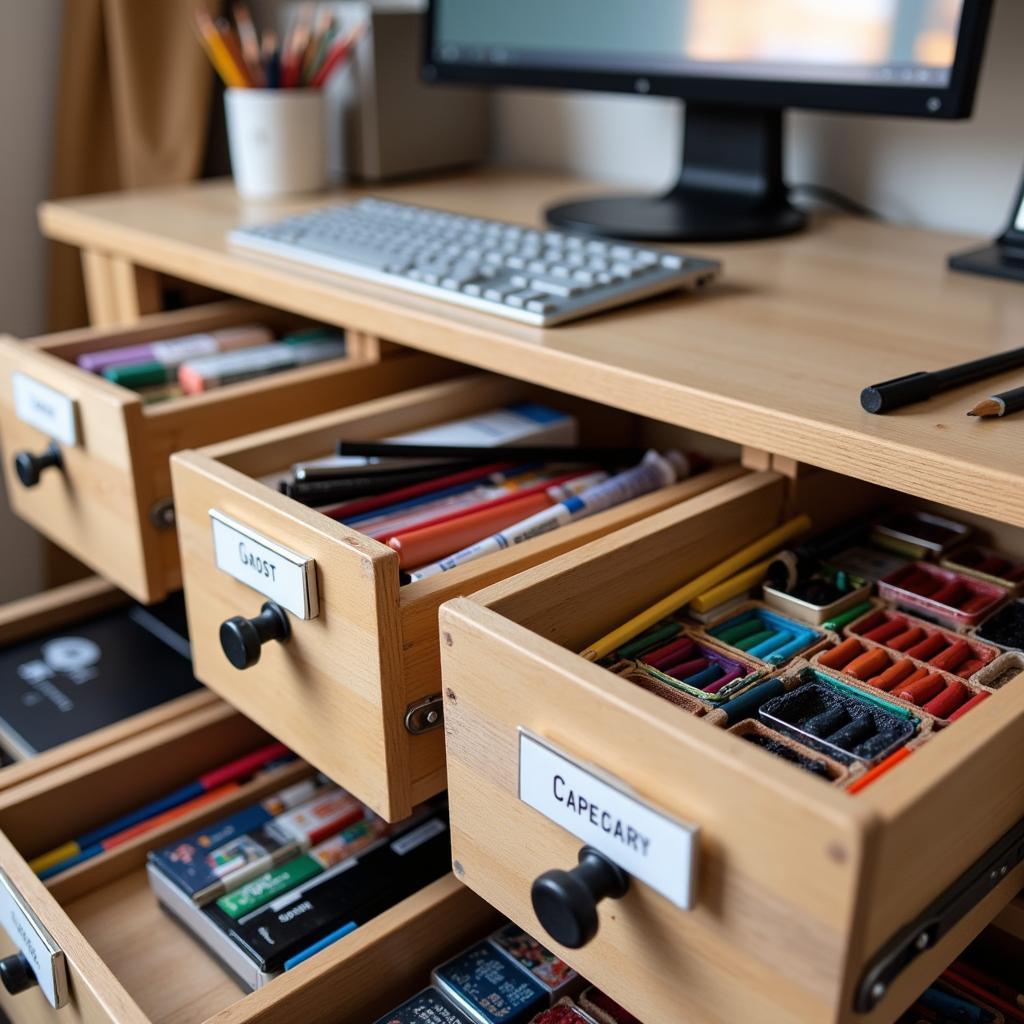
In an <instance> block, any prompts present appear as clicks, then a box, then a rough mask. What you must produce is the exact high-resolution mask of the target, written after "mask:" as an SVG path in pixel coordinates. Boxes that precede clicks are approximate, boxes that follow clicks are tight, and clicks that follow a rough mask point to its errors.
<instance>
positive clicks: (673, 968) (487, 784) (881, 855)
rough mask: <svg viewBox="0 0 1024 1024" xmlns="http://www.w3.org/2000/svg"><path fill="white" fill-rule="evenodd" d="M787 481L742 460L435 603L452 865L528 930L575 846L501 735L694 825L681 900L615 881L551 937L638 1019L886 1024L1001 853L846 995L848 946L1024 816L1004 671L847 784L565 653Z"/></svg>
mask: <svg viewBox="0 0 1024 1024" xmlns="http://www.w3.org/2000/svg"><path fill="white" fill-rule="evenodd" d="M835 487H836V483H835V478H832V483H831V490H832V494H833V499H834V498H835V497H836V492H835ZM790 497H791V492H790V491H788V490H785V489H784V487H783V481H782V480H780V478H779V477H777V476H776V475H775V474H773V473H759V474H752V475H750V476H747V477H745V478H743V479H739V480H736V481H733V482H731V483H729V484H727V485H725V486H724V487H721V488H719V489H717V490H716V491H712V492H709V493H707V494H705V495H702V496H700V497H697V498H694V499H693V500H692V501H690V502H687V503H686V504H685V505H681V506H679V507H677V508H675V509H670V510H667V511H665V512H662V513H660V514H658V515H656V516H652V517H650V518H649V519H647V520H645V521H644V522H641V523H637V524H634V525H633V526H630V527H627V528H625V529H623V530H620V531H619V532H618V533H617V534H615V535H614V536H611V537H608V538H606V539H603V540H599V541H595V542H594V543H592V544H589V545H587V546H586V547H584V548H581V549H579V550H577V551H575V552H574V553H573V554H572V556H571V557H560V558H557V559H554V560H552V561H550V562H548V563H547V564H545V565H542V566H538V567H535V568H533V569H531V570H529V571H527V572H525V573H523V574H522V575H520V576H517V577H515V578H513V579H510V580H507V581H505V582H503V583H499V584H496V585H494V586H492V587H489V588H488V589H486V590H484V591H482V592H481V593H478V594H476V595H474V596H473V597H472V598H459V599H457V600H454V601H451V602H449V603H448V604H446V605H445V606H444V607H443V608H442V609H441V613H440V627H441V636H442V645H441V653H442V674H443V681H444V699H445V729H446V735H447V750H448V778H449V797H450V802H451V810H452V833H453V856H454V863H455V870H456V873H457V874H458V875H459V876H460V877H461V878H462V879H463V881H465V882H466V883H467V884H468V885H469V886H471V887H472V888H473V889H474V890H475V891H477V892H478V893H480V894H481V895H482V896H483V897H484V898H485V899H487V900H488V901H489V902H490V903H492V904H493V905H494V906H495V907H496V908H497V909H498V910H500V911H502V912H503V913H505V914H507V915H508V916H509V917H511V918H512V919H514V920H515V921H516V922H517V923H518V924H520V926H522V927H523V928H526V929H527V930H529V931H531V932H532V933H533V934H536V935H538V936H539V937H543V936H544V935H545V930H544V928H543V927H542V926H541V924H540V922H539V921H538V919H537V917H536V915H535V914H534V911H533V907H532V903H531V885H532V883H533V881H534V880H535V879H536V878H537V877H538V876H539V875H541V874H542V873H544V872H546V871H548V870H550V869H555V868H558V869H566V870H567V869H570V868H572V867H574V866H575V864H576V861H577V853H578V851H579V849H580V847H581V845H582V844H581V842H580V840H578V839H576V838H574V836H573V835H571V834H570V833H569V832H568V831H566V830H564V829H563V828H562V827H561V826H559V825H557V824H555V823H554V822H553V821H552V820H551V819H549V818H548V817H547V816H544V815H542V814H541V813H539V812H538V811H536V810H534V809H533V808H532V807H530V806H528V805H527V804H526V803H525V802H522V801H521V800H520V799H519V789H518V786H519V781H520V780H519V764H520V736H521V730H527V731H528V732H529V733H532V734H534V735H535V736H537V737H539V738H541V739H542V740H544V741H546V743H547V744H549V745H551V746H553V747H554V748H555V749H556V750H558V751H561V752H563V753H564V754H565V755H567V756H568V757H569V758H570V759H572V760H573V761H578V763H579V764H581V765H584V766H590V767H591V770H592V771H594V772H596V773H597V776H598V778H606V779H607V778H608V777H610V778H611V779H612V780H617V782H618V783H619V785H620V787H624V788H625V790H626V791H627V792H628V793H631V794H634V795H635V796H636V797H638V798H640V799H641V800H642V801H644V802H646V803H647V805H649V806H650V807H651V808H653V811H654V812H655V813H656V814H660V815H667V816H668V817H669V818H670V819H672V820H675V821H678V822H682V823H685V824H690V825H692V826H695V827H697V828H698V829H699V836H698V839H697V852H696V860H697V864H696V889H695V900H694V902H693V905H692V908H691V909H689V910H682V909H679V907H678V906H677V905H675V904H673V903H671V902H670V901H669V900H668V899H667V898H666V897H664V896H662V895H660V894H659V893H658V892H657V891H655V889H654V888H652V887H651V886H648V885H646V884H643V883H641V882H639V881H637V880H635V879H634V880H633V882H632V884H631V885H630V888H629V891H628V892H627V893H626V895H625V896H624V897H623V898H621V899H619V900H614V899H606V900H604V901H602V902H601V903H600V904H599V919H600V927H599V930H598V932H597V935H596V937H595V938H594V939H593V940H592V941H591V942H589V943H588V944H585V945H583V946H582V948H579V949H566V948H564V947H560V946H559V945H558V944H557V943H554V949H555V950H556V951H557V952H558V953H559V955H561V956H564V957H565V959H566V960H568V961H569V962H570V963H571V964H572V965H573V966H574V967H576V968H577V969H578V970H579V971H580V972H581V973H583V974H585V975H586V976H587V977H589V978H591V979H592V980H593V981H594V982H595V984H598V985H600V986H601V987H602V988H604V989H606V990H608V991H609V993H610V994H611V995H612V996H613V997H614V998H616V999H618V1000H619V1001H620V1002H622V1003H624V1004H625V1005H626V1006H627V1007H628V1008H629V1009H630V1010H631V1011H632V1012H633V1013H635V1014H636V1015H637V1016H639V1017H640V1018H641V1019H642V1020H647V1021H659V1022H660V1021H675V1020H700V1021H702V1022H707V1024H719V1022H721V1024H726V1022H728V1024H732V1022H735V1021H755V1020H756V1021H758V1024H762V1022H763V1024H776V1022H779V1024H781V1022H785V1024H797V1022H799V1024H817V1022H833V1021H843V1022H848V1021H849V1022H852V1021H855V1020H856V1021H866V1022H871V1024H875V1022H877V1024H881V1022H884V1021H892V1020H894V1019H895V1018H896V1017H897V1016H898V1014H899V1012H900V1011H901V1010H902V1009H903V1008H905V1007H906V1006H907V1005H908V1004H909V1003H910V1002H911V1001H912V1000H913V999H914V998H915V997H916V996H917V995H918V994H919V993H920V992H921V991H922V990H923V989H924V988H925V987H926V986H927V985H928V984H929V982H930V980H931V979H932V978H934V977H935V975H936V974H938V972H939V971H940V970H941V969H942V967H943V966H944V965H945V964H946V963H947V962H948V961H949V960H951V959H952V958H953V956H954V955H955V954H956V953H957V952H958V951H959V950H960V949H961V948H962V947H963V946H964V945H966V943H967V942H968V941H969V940H970V939H971V938H972V937H973V936H974V935H975V934H976V933H977V932H978V931H980V930H981V928H982V927H983V926H984V925H985V924H986V923H987V922H988V921H989V920H990V919H991V918H993V917H994V916H995V915H996V914H997V913H998V912H999V910H1000V909H1001V908H1002V907H1003V906H1004V905H1005V904H1006V903H1007V902H1008V901H1009V900H1010V899H1011V898H1012V897H1013V896H1014V894H1015V893H1017V892H1018V891H1019V890H1020V888H1021V883H1022V880H1024V867H1021V866H1018V867H1016V868H1015V869H1013V870H1011V871H1009V872H1008V874H1007V875H1006V876H1005V877H1004V879H1003V881H1002V882H1000V883H999V884H997V885H996V887H995V888H994V889H992V891H991V892H990V893H989V894H988V895H987V896H986V897H985V898H984V899H982V900H981V902H979V903H977V904H976V905H974V906H973V907H972V908H971V909H970V910H969V911H968V912H967V913H966V915H965V916H964V917H963V918H962V919H961V920H960V921H959V923H957V924H956V925H955V926H954V927H953V928H952V930H951V931H949V932H948V933H947V934H946V935H945V937H944V938H941V939H940V940H938V942H937V944H936V945H935V946H934V948H929V949H927V950H926V951H925V952H923V953H921V954H920V955H919V956H918V957H917V959H915V960H914V961H913V962H912V963H911V964H910V965H909V966H908V967H906V968H905V969H904V970H903V972H902V973H901V974H899V975H898V976H897V978H896V979H895V980H894V981H893V983H892V984H891V985H889V986H888V988H887V991H886V993H885V995H884V996H883V997H882V999H881V1002H880V1004H879V1005H878V1006H877V1008H876V1009H874V1010H873V1011H872V1012H870V1013H867V1014H863V1015H861V1014H857V1013H855V1012H854V1009H853V1005H854V997H855V991H856V988H857V986H858V983H859V982H860V979H861V976H862V974H863V973H864V969H865V967H866V966H867V964H868V963H869V962H871V961H872V959H873V958H874V957H875V956H876V954H878V953H879V951H880V950H881V949H882V948H883V946H885V944H886V943H887V942H888V941H889V940H890V939H892V938H893V936H894V935H895V934H896V933H897V932H899V931H900V930H901V929H902V928H904V926H907V925H909V924H910V923H911V922H912V921H913V920H914V919H915V918H916V917H917V915H919V914H920V913H921V912H922V911H923V910H924V909H925V908H926V907H927V906H928V905H929V904H930V903H931V902H932V900H934V899H935V898H936V897H938V896H939V895H940V893H941V892H942V891H943V890H945V889H946V888H947V887H948V886H950V885H951V884H952V883H953V882H954V881H955V880H956V879H957V878H958V876H959V875H960V874H961V873H962V872H965V871H966V870H967V869H968V868H969V867H971V866H972V865H973V864H974V862H975V861H976V860H977V859H978V858H980V857H981V856H982V855H983V854H984V853H985V852H986V851H987V850H988V849H989V847H990V846H991V845H992V844H993V843H994V842H995V841H996V840H997V839H999V838H1000V837H1001V836H1002V835H1003V834H1004V833H1006V832H1008V831H1009V830H1010V829H1011V828H1012V827H1014V826H1015V825H1016V824H1017V823H1018V821H1019V820H1020V819H1021V818H1022V817H1024V680H1018V682H1019V683H1021V685H1010V686H1007V687H1004V688H1003V689H1002V690H1000V691H999V692H998V693H996V694H994V696H993V697H992V699H990V700H988V701H986V702H985V703H984V704H982V705H981V706H979V707H978V708H977V709H976V710H973V711H972V712H971V714H970V715H969V716H967V717H966V718H965V719H963V720H962V721H960V722H957V723H956V724H955V726H953V727H951V728H949V729H947V730H945V731H944V732H941V733H939V734H938V735H937V736H936V737H935V738H933V739H932V740H930V741H929V742H928V743H926V744H925V745H923V746H921V747H920V748H919V749H917V750H916V751H915V752H914V754H913V756H912V757H910V758H909V759H908V760H907V761H905V762H903V763H902V764H900V765H899V766H898V767H897V768H895V769H894V770H892V771H890V772H888V773H887V774H885V775H884V776H882V777H881V778H880V779H879V780H878V781H876V782H874V783H873V784H872V785H870V786H869V787H867V788H866V789H864V790H863V791H862V792H860V793H858V794H857V795H855V796H853V795H850V794H848V793H846V792H844V791H842V790H840V789H836V788H833V787H830V786H827V785H825V784H823V783H822V782H821V781H820V780H818V779H815V778H813V777H812V776H810V775H809V774H807V773H804V772H801V771H799V770H797V769H795V768H794V767H793V766H791V765H788V764H786V763H784V762H783V761H782V760H781V759H779V758H776V757H773V756H771V755H770V754H767V753H766V752H765V751H763V750H760V749H758V748H756V747H754V746H752V745H751V744H747V743H743V742H740V741H739V740H738V739H737V737H735V736H733V735H730V734H729V733H727V732H726V731H724V730H721V729H716V728H714V727H713V726H710V725H708V724H707V723H705V722H704V721H702V720H700V719H699V718H696V717H692V716H690V715H688V714H685V713H683V712H681V711H678V710H676V709H673V708H672V707H670V706H669V705H668V704H667V703H666V702H665V701H664V700H662V699H660V698H658V697H655V696H653V695H652V694H650V693H647V692H646V691H643V690H641V689H640V688H638V687H635V686H632V685H630V684H629V683H628V682H626V681H625V680H623V679H621V678H620V677H618V676H616V675H614V674H612V673H611V672H609V671H607V670H606V669H604V668H602V667H600V666H598V665H596V664H594V663H592V662H589V661H586V660H584V659H583V658H581V657H580V656H579V655H578V654H576V653H574V652H576V651H580V650H582V649H583V648H584V647H586V645H587V644H588V643H589V642H591V641H593V640H595V639H596V638H597V637H599V636H601V635H603V634H604V633H606V632H607V631H608V630H610V629H611V628H613V627H614V626H616V625H618V624H620V623H622V622H624V621H626V619H628V618H629V617H630V616H631V615H633V614H635V613H637V612H638V611H640V610H642V609H643V608H645V607H647V606H649V605H650V604H651V603H652V602H653V601H654V600H656V599H657V598H658V597H660V596H662V595H664V594H666V593H668V592H670V591H671V590H673V589H674V588H675V587H676V586H678V585H679V583H680V581H681V580H682V579H686V578H690V577H691V576H695V575H697V574H698V573H699V572H700V571H702V570H704V569H706V568H708V567H710V566H712V565H714V564H716V563H717V562H719V561H720V560H721V559H722V557H723V556H724V555H726V554H728V553H730V552H732V551H734V550H736V549H737V548H739V547H740V546H742V545H743V544H745V543H749V542H750V541H751V540H753V539H754V538H756V537H758V536H761V535H763V534H765V533H766V532H767V531H768V530H769V529H770V528H771V527H772V526H774V525H775V524H776V523H777V522H779V520H780V515H784V514H786V512H787V508H786V505H787V503H788V501H789V499H790ZM683 567H685V568H683ZM527 746H529V742H528V741H527ZM549 777H550V778H551V779H552V780H553V779H554V775H551V776H547V775H545V776H543V778H545V779H546V778H549ZM528 782H529V780H528ZM551 785H552V786H554V785H555V784H554V782H553V781H552V783H551ZM546 791H547V790H545V792H546ZM563 797H564V793H563ZM630 813H632V812H630ZM663 867H664V866H663ZM667 867H668V869H669V870H672V869H674V868H677V870H678V871H679V872H680V873H681V872H682V871H683V870H684V869H685V864H684V862H683V861H682V860H681V859H680V860H678V861H676V860H670V862H669V863H668V865H667Z"/></svg>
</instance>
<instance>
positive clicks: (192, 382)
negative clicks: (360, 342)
mask: <svg viewBox="0 0 1024 1024" xmlns="http://www.w3.org/2000/svg"><path fill="white" fill-rule="evenodd" d="M345 351H346V349H345V342H344V341H337V340H335V341H327V340H325V341H305V342H297V343H296V344H278V345H259V346H257V347H256V348H251V349H239V350H238V351H236V352H219V353H217V354H216V355H212V356H203V357H201V358H199V359H193V360H190V361H189V362H187V363H182V365H181V366H180V367H179V368H178V383H179V384H180V385H181V389H182V391H184V392H185V394H186V395H194V394H198V393H200V392H202V391H209V390H211V389H212V388H218V387H222V386H223V385H225V384H235V383H237V382H238V381H243V380H251V379H252V378H253V377H262V376H264V375H265V374H269V373H278V372H279V371H281V370H291V369H294V368H296V367H299V366H311V365H312V364H313V363H323V362H327V360H329V359H340V358H342V357H343V356H344V355H345Z"/></svg>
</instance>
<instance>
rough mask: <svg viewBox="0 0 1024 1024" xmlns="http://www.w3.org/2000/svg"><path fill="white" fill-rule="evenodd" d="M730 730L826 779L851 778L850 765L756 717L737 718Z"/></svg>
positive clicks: (828, 780)
mask: <svg viewBox="0 0 1024 1024" xmlns="http://www.w3.org/2000/svg"><path fill="white" fill-rule="evenodd" d="M729 732H731V733H732V734H733V735H734V736H741V737H742V738H743V739H744V740H746V741H747V742H748V743H753V744H754V745H755V746H758V747H760V748H761V749H762V750H767V751H768V752H769V753H770V754H774V755H775V756H776V757H781V758H782V759H783V760H784V761H788V762H789V763H790V764H795V765H796V766H797V767H798V768H801V769H803V770H804V771H806V772H808V773H809V774H811V775H815V776H817V777H818V778H820V779H824V780H825V781H827V782H831V783H833V784H835V785H842V784H845V783H846V782H848V781H849V780H850V778H851V775H852V773H851V770H850V767H849V766H848V765H845V764H843V763H842V762H840V761H836V760H834V759H833V758H831V757H827V756H825V755H824V754H822V753H821V752H820V751H817V750H812V749H811V748H810V747H808V746H805V745H804V744H803V743H798V742H797V741H796V740H795V739H793V738H792V737H791V736H788V735H786V734H784V733H782V732H780V731H778V730H776V729H772V728H770V727H769V726H767V725H766V724H765V723H764V722H759V721H758V720H757V719H756V718H746V719H744V720H743V721H742V722H737V723H736V724H735V725H732V726H730V727H729Z"/></svg>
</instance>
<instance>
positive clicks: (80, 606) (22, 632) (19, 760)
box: [0, 576, 218, 789]
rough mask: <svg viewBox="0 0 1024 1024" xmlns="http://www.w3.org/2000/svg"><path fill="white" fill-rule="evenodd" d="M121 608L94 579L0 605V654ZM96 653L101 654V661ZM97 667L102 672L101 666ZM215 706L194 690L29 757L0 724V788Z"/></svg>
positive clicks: (121, 599) (20, 740) (117, 597)
mask: <svg viewBox="0 0 1024 1024" xmlns="http://www.w3.org/2000/svg"><path fill="white" fill-rule="evenodd" d="M127 603H128V598H127V597H126V596H125V595H124V594H123V593H121V592H120V591H119V590H117V589H116V588H115V587H113V586H112V585H111V584H109V583H108V582H107V581H106V580H103V579H100V578H99V577H98V576H91V577H88V578H87V579H83V580H76V581H75V582H74V583H67V584H65V585H64V586H60V587H54V588H53V589H52V590H47V591H44V592H43V593H41V594H35V595H33V596H32V597H26V598H21V599H20V600H17V601H10V602H8V603H7V604H4V605H3V606H0V649H3V648H7V647H9V646H12V645H15V644H20V643H24V642H27V641H29V640H31V639H32V638H33V637H36V636H45V635H47V634H52V633H54V632H55V631H58V630H60V631H62V632H63V631H64V630H66V631H67V633H68V635H70V636H74V635H75V626H76V625H77V624H79V623H82V622H85V621H87V620H89V619H92V618H94V617H96V616H99V615H102V614H104V613H106V612H109V611H111V610H113V609H115V608H117V607H119V606H121V605H125V604H127ZM102 653H103V652H102V650H101V651H100V657H101V659H102ZM90 667H91V666H90ZM100 668H101V669H102V661H101V662H100ZM33 678H35V677H33ZM39 681H40V682H41V683H42V684H43V686H44V687H45V686H46V684H47V682H48V680H46V679H42V680H39ZM24 685H25V689H26V692H25V694H23V695H22V699H24V697H25V696H27V695H28V693H29V692H33V691H31V690H30V688H29V684H28V683H27V682H26V683H25V684H24ZM84 685H85V686H86V687H88V685H89V683H88V682H86V683H85V684H84ZM76 690H77V687H76ZM216 703H218V698H217V696H216V695H215V694H213V693H211V692H210V691H209V690H207V689H206V688H205V687H199V688H198V689H196V690H194V691H192V692H190V693H185V694H183V695H182V696H179V697H174V698H172V699H170V700H167V701H165V702H164V703H162V704H158V705H156V706H154V707H151V708H148V709H147V710H145V711H140V712H138V713H137V714H133V715H131V716H130V717H127V718H123V719H121V720H120V721H118V722H115V723H113V724H111V725H106V726H103V727H102V728H99V729H96V730H94V731H93V732H88V733H85V734H83V735H81V736H79V737H77V738H75V739H70V740H67V741H65V742H63V743H60V744H59V745H57V746H51V747H49V748H48V749H45V750H42V751H40V752H38V753H36V752H35V748H30V749H26V746H28V745H29V741H27V740H26V739H25V737H24V736H22V735H13V734H10V735H9V734H8V732H7V730H6V729H5V728H4V727H3V726H2V725H0V745H2V746H3V748H4V750H5V752H6V753H8V754H9V755H11V756H12V757H13V758H14V760H15V763H14V764H10V765H7V766H6V767H5V768H4V769H3V770H2V771H0V789H8V788H10V787H11V786H15V785H18V784H20V783H22V782H25V781H26V780H27V779H31V778H35V777H36V776H39V775H43V774H45V773H46V772H48V771H50V770H52V769H54V768H57V767H59V766H61V765H65V764H68V763H70V762H72V761H75V760H76V759H78V758H80V757H84V756H85V755H87V754H91V753H94V752H95V751H97V750H101V749H102V748H104V747H107V746H110V745H111V744H112V743H117V742H119V741H121V740H125V739H128V738H130V737H132V736H136V735H139V734H141V733H144V732H145V731H146V730H147V729H152V728H154V727H156V726H159V725H163V724H164V723H166V722H169V721H171V720H173V719H175V718H177V717H179V716H181V715H183V714H186V713H188V712H190V711H194V710H198V709H200V708H204V707H208V706H210V705H213V704H216ZM70 713H71V714H72V715H74V713H75V712H74V710H73V709H71V710H70Z"/></svg>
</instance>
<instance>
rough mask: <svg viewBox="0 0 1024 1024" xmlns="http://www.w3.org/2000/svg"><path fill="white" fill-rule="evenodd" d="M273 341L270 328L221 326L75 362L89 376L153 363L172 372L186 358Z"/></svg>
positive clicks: (86, 355) (90, 354) (111, 350)
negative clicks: (119, 368) (115, 368)
mask: <svg viewBox="0 0 1024 1024" xmlns="http://www.w3.org/2000/svg"><path fill="white" fill-rule="evenodd" d="M273 340H274V334H273V332H272V331H271V330H270V328H268V327H264V326H263V325H262V324H246V325H245V326H243V327H222V328H220V329H219V330H216V331H204V332H203V333H200V334H186V335H183V336H181V337H180V338H167V339H165V340H164V341H150V342H146V343H145V344H142V345H125V346H122V347H121V348H105V349H101V350H100V351H98V352H83V353H82V355H80V356H79V357H78V359H77V360H76V362H77V363H78V365H79V366H80V367H81V368H82V369H83V370H88V371H89V372H90V373H103V372H104V371H105V370H107V369H110V368H111V367H127V366H130V365H135V366H140V365H146V366H148V365H151V364H154V363H155V364H156V365H157V366H158V367H169V368H170V369H171V370H176V369H177V368H178V367H179V366H180V365H181V364H182V363H184V362H185V361H186V360H188V359H197V358H199V357H200V356H208V355H213V354H214V353H215V352H229V351H231V350H233V349H239V348H249V347H251V346H253V345H262V344H265V343H266V342H268V341H273ZM173 376H174V375H173V373H172V374H171V376H170V377H166V378H163V377H162V378H160V379H158V380H148V381H146V382H145V383H147V384H164V383H166V381H167V380H172V379H173ZM129 386H131V385H129ZM136 386H139V387H141V386H142V385H141V384H139V385H136Z"/></svg>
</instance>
